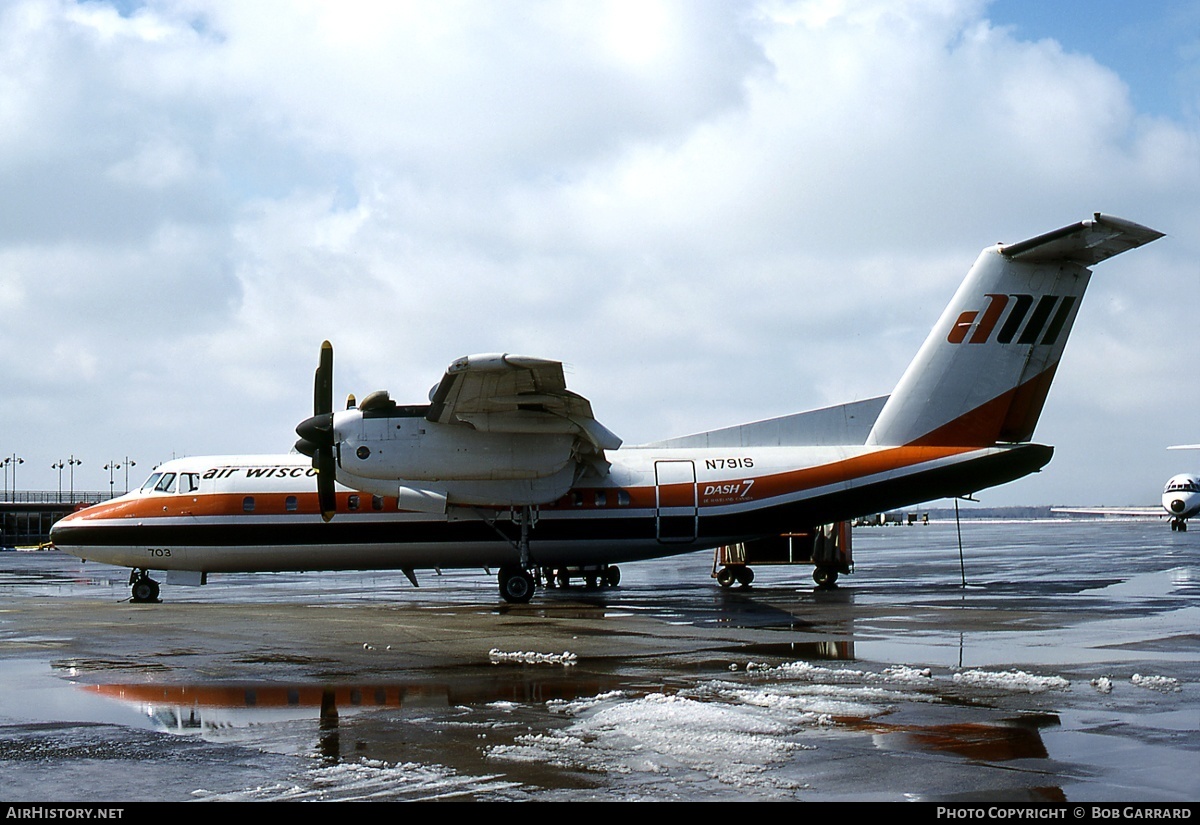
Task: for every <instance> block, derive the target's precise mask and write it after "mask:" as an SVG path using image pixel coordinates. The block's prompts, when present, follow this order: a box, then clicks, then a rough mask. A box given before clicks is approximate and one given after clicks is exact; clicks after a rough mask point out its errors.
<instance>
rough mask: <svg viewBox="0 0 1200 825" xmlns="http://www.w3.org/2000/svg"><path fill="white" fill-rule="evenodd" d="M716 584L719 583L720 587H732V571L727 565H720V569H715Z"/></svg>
mask: <svg viewBox="0 0 1200 825" xmlns="http://www.w3.org/2000/svg"><path fill="white" fill-rule="evenodd" d="M717 584H719V585H721V587H732V586H733V571H732V570H730V569H729V568H728V567H722V568H721V569H720V570H718V571H717Z"/></svg>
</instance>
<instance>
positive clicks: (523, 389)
mask: <svg viewBox="0 0 1200 825" xmlns="http://www.w3.org/2000/svg"><path fill="white" fill-rule="evenodd" d="M429 401H430V406H429V412H428V413H427V414H426V416H425V417H426V418H427V419H429V420H430V421H435V422H437V423H439V424H465V425H469V426H471V427H473V428H474V429H476V430H480V431H482V432H496V433H532V434H538V433H544V434H563V433H570V434H573V435H575V436H576V437H577V438H578V439H579V444H578V446H579V447H580V452H581V453H595V454H602V453H603V451H604V450H615V449H617V448H618V447H620V446H621V439H620V438H618V437H617V436H616V435H614V434H613V433H612V432H611V431H609V430H608V429H607V428H606V427H605V426H604V425H602V424H601V423H600V422H599V421H597V420H596V419H595V417H594V416H593V415H592V405H591V403H590V402H589V401H588V400H587V399H586V398H584V397H583V396H581V395H578V394H577V393H574V392H571V391H570V390H568V389H567V382H566V379H565V378H564V377H563V366H562V362H561V361H550V360H547V359H545V358H530V357H528V356H524V355H511V354H508V353H503V354H488V355H468V356H464V357H463V358H459V359H458V360H457V361H455V362H454V363H453V364H451V365H450V366H449V367H448V368H447V369H446V374H445V376H443V377H442V380H441V382H440V383H439V384H438V385H437V386H436V387H434V389H433V391H432V392H431V393H430V396H429Z"/></svg>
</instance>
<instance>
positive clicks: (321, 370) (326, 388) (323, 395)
mask: <svg viewBox="0 0 1200 825" xmlns="http://www.w3.org/2000/svg"><path fill="white" fill-rule="evenodd" d="M331 412H333V344H331V343H329V342H328V341H325V342H323V343H322V344H321V358H320V360H319V361H318V362H317V374H316V376H315V378H314V379H313V415H314V416H318V415H325V414H326V413H331Z"/></svg>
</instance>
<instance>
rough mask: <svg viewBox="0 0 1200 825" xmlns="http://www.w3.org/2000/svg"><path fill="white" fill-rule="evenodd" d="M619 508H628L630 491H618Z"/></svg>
mask: <svg viewBox="0 0 1200 825" xmlns="http://www.w3.org/2000/svg"><path fill="white" fill-rule="evenodd" d="M617 506H618V507H628V506H629V491H628V490H617Z"/></svg>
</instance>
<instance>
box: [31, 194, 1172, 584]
mask: <svg viewBox="0 0 1200 825" xmlns="http://www.w3.org/2000/svg"><path fill="white" fill-rule="evenodd" d="M1162 236H1163V233H1161V232H1157V231H1155V230H1153V229H1149V228H1147V227H1144V226H1141V225H1139V224H1136V223H1132V222H1130V221H1126V220H1123V219H1120V218H1115V217H1112V216H1108V215H1102V214H1100V213H1095V215H1094V216H1093V217H1092V218H1091V219H1088V220H1084V221H1080V222H1077V223H1074V224H1071V225H1069V226H1065V227H1062V228H1061V229H1057V230H1054V231H1052V232H1048V233H1045V234H1042V235H1038V236H1036V237H1033V238H1030V239H1028V240H1025V241H1021V242H1019V243H1012V244H1003V243H998V244H994V245H992V246H989V247H986V248H985V249H984V250H983V251H982V252H981V253H980V254H979V256H978V259H977V260H976V262H975V264H974V265H973V266H972V267H971V269H970V270H969V272H968V274H967V276H966V278H965V280H964V281H963V282H962V284H961V285H960V286H959V288H958V290H957V291H956V292H955V294H954V297H953V298H952V299H951V301H950V304H949V305H948V306H947V307H946V309H945V310H944V312H943V313H942V315H941V317H940V318H939V319H938V321H937V323H936V324H935V325H934V327H933V329H932V330H931V331H930V333H929V335H928V337H927V338H926V340H925V342H924V344H923V345H922V346H921V348H920V349H919V351H918V352H917V354H916V356H915V358H914V359H913V361H912V362H911V363H910V365H909V366H908V368H907V369H906V370H905V372H904V373H903V375H902V376H901V378H900V381H899V383H898V384H897V385H896V388H895V389H894V390H893V392H892V393H891V394H890V395H884V396H879V397H875V398H869V399H865V400H859V401H853V402H850V403H847V404H842V405H838V406H832V407H825V408H821V409H816V410H809V411H807V412H801V413H795V414H792V415H785V416H782V417H779V418H772V419H766V420H762V421H756V422H751V423H748V424H741V425H737V426H732V427H725V428H721V429H717V430H712V431H709V432H702V433H697V434H693V435H686V436H682V437H676V438H669V439H666V440H662V441H655V442H651V443H646V444H640V445H636V446H629V445H625V444H623V442H622V440H621V439H620V438H619V437H617V436H616V435H615V434H613V433H612V432H611V431H609V430H608V429H607V428H606V427H604V426H603V425H602V424H600V423H599V421H597V420H596V418H595V416H594V415H593V412H592V407H591V403H590V402H589V401H588V400H587V399H586V398H584V397H582V396H580V395H578V394H576V393H574V392H572V391H571V390H569V389H567V387H566V383H565V380H564V377H563V367H562V364H561V362H558V361H553V360H548V359H542V358H533V357H525V356H518V355H512V354H482V355H472V356H468V357H464V358H460V359H458V360H456V361H454V362H453V363H452V364H450V366H449V368H448V369H447V370H446V372H445V375H444V376H443V377H442V379H441V381H440V382H439V383H438V384H437V385H436V386H435V387H434V389H433V390H432V391H431V392H430V394H429V401H428V403H419V404H397V403H396V402H395V401H393V400H392V399H391V397H390V396H389V394H388V393H387V392H386V391H379V392H375V393H372V394H370V395H368V396H366V397H365V398H363V400H362V402H361V403H356V401H355V399H354V397H353V396H351V397H350V398H349V399H348V401H347V405H346V409H344V410H338V411H334V409H333V399H332V386H333V348H332V346H331V345H330V344H329V342H328V341H326V342H325V343H324V344H323V345H322V348H321V354H320V358H319V361H318V366H317V370H316V374H315V377H314V391H313V396H314V398H313V415H312V416H310V417H309V418H307V419H306V420H304V421H303V422H301V423H300V425H299V426H298V427H297V428H296V432H297V434H298V435H299V436H300V440H299V441H298V442H297V446H296V451H294V452H293V453H291V454H288V455H276V456H225V457H207V458H204V457H200V458H182V459H176V460H172V461H168V462H166V463H164V464H162V465H160V466H159V467H157V468H156V469H155V470H154V472H153V474H152V475H151V476H150V478H149V480H148V481H147V482H146V483H145V484H144V485H143V486H142V487H141V488H140V489H138V490H135V491H133V492H131V493H129V494H127V495H124V496H120V497H118V498H115V499H113V500H111V501H108V502H104V503H101V504H97V505H94V506H91V507H88V508H86V509H83V510H80V511H78V512H75V513H73V514H71V515H69V516H67V517H65V518H63V519H61V520H60V521H59V522H57V523H56V524H55V525H54V527H53V528H52V530H51V539H52V541H53V544H54V546H55V547H57V548H59V549H61V550H63V551H65V552H67V553H70V554H72V555H75V556H78V557H80V558H82V559H85V560H88V559H90V560H94V561H99V562H103V563H105V564H112V565H120V566H128V567H131V568H132V569H133V572H132V574H131V576H130V584H131V589H132V600H133V601H135V602H157V601H158V595H159V584H158V582H157V581H155V580H154V579H152V578H151V576H150V574H151V572H152V571H160V570H165V571H167V575H168V581H169V582H172V583H174V582H178V583H187V584H202V583H204V581H205V580H206V578H207V575H208V574H209V573H221V572H253V571H322V570H326V571H328V570H351V569H358V570H362V569H392V570H401V571H403V572H404V573H405V574H406V575H407V576H408V578H409V579H410V581H412V583H413V584H414V585H415V584H417V579H416V576H415V572H414V571H415V570H417V569H419V568H420V569H437V570H441V569H449V568H484V569H486V570H491V569H493V568H495V569H497V582H498V584H499V589H500V595H501V597H502V598H503V599H504V600H505V601H507V602H511V603H525V602H528V601H530V599H531V598H532V596H533V593H534V590H535V587H536V586H537V584H538V581H539V578H538V576H539V575H540V572H539V571H545V570H554V569H564V568H565V569H575V570H586V571H593V572H592V573H591V574H590V575H595V576H599V577H603V579H604V580H605V582H606V583H608V584H614V585H615V584H616V583H617V582H619V578H620V575H619V569H618V568H617V567H616V565H617V564H619V563H622V562H631V561H636V560H644V559H653V558H659V557H664V556H669V555H675V554H680V553H687V552H692V551H698V550H712V549H714V548H717V547H722V546H729V545H734V544H736V543H740V542H749V541H754V540H762V539H768V538H771V537H779V536H781V535H785V534H794V533H796V532H797V531H803V530H808V529H811V528H813V527H814V526H820V525H826V524H831V523H836V522H840V521H848V520H851V519H853V518H857V517H860V516H864V515H869V514H871V513H878V512H882V511H885V510H890V509H896V508H901V507H906V506H911V505H913V504H917V503H920V502H924V501H930V500H933V499H938V498H948V497H958V496H969V495H971V494H973V493H976V492H978V491H980V490H983V489H985V488H989V487H993V486H996V485H999V484H1004V483H1007V482H1010V481H1013V480H1015V479H1018V478H1021V477H1022V476H1025V475H1027V474H1029V473H1033V472H1036V471H1038V470H1040V469H1041V468H1042V467H1043V466H1045V465H1046V463H1047V462H1049V460H1050V458H1051V455H1052V453H1053V448H1052V447H1050V446H1047V445H1043V444H1036V443H1033V442H1032V441H1031V439H1032V436H1033V431H1034V427H1035V425H1036V423H1037V421H1038V417H1039V416H1040V414H1041V411H1042V407H1043V404H1044V402H1045V400H1046V395H1047V393H1048V391H1049V389H1050V385H1051V382H1052V380H1053V378H1054V375H1055V371H1056V370H1057V368H1058V365H1059V360H1060V358H1061V356H1062V353H1063V350H1064V348H1065V346H1066V343H1067V337H1068V334H1069V332H1070V329H1071V326H1072V324H1073V323H1074V320H1075V316H1076V313H1077V312H1078V310H1079V305H1080V300H1081V298H1082V297H1083V293H1084V290H1085V289H1086V287H1087V284H1088V281H1089V279H1090V277H1091V270H1090V269H1089V267H1090V266H1092V265H1095V264H1097V263H1099V262H1101V261H1104V260H1106V259H1108V258H1110V257H1112V256H1114V255H1118V254H1120V253H1122V252H1125V251H1127V250H1130V249H1133V248H1135V247H1139V246H1142V245H1143V244H1146V243H1150V242H1151V241H1154V240H1156V239H1158V238H1160V237H1162ZM822 572H824V573H825V574H828V573H829V571H820V570H818V571H817V572H816V573H815V574H814V578H817V581H818V583H820V582H821V581H822V579H821V578H819V577H818V574H821V573H822Z"/></svg>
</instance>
